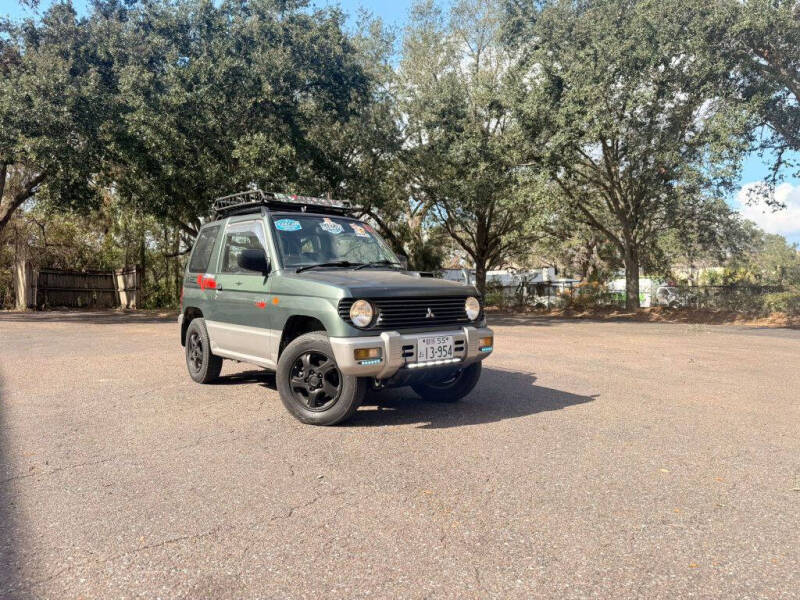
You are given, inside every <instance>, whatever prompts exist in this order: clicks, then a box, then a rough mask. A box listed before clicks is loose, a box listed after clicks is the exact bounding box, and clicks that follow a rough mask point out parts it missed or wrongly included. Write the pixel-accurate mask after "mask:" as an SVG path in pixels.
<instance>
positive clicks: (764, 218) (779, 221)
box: [0, 0, 800, 243]
mask: <svg viewBox="0 0 800 600" xmlns="http://www.w3.org/2000/svg"><path fill="white" fill-rule="evenodd" d="M312 3H313V5H314V6H319V7H323V6H340V7H341V8H342V9H343V10H344V11H345V12H346V13H348V14H350V15H355V14H356V13H357V12H358V10H359V9H360V8H365V9H367V10H368V11H370V12H371V13H373V14H374V15H376V16H378V17H380V18H381V19H382V20H383V21H384V22H385V23H386V24H387V25H390V26H394V27H397V28H402V26H403V25H404V23H405V20H406V18H407V15H408V11H409V8H410V7H411V0H390V1H388V2H387V1H380V0H312ZM47 4H49V2H48V0H42V5H44V6H46V5H47ZM74 4H75V6H77V7H78V10H79V11H80V10H81V9H85V6H86V1H85V0H74ZM33 14H34V13H33V12H32V11H31V10H30V9H28V8H25V7H22V6H21V5H20V4H19V3H18V2H17V1H16V0H0V15H9V16H11V17H13V18H20V17H24V16H32V15H33ZM794 158H795V160H796V161H798V162H800V156H797V155H795V156H794ZM767 173H768V165H767V164H765V162H764V161H763V160H762V159H761V158H759V157H758V156H756V155H753V156H751V157H749V158H748V160H747V161H746V162H745V164H744V168H743V169H742V174H741V177H740V191H739V193H737V194H734V195H733V196H732V197H731V198H729V199H728V201H729V203H730V204H731V206H733V207H735V208H737V209H738V210H739V211H740V212H741V213H742V214H743V215H744V216H745V217H747V218H749V219H751V220H753V221H755V222H756V223H757V224H758V225H759V226H760V227H761V228H762V229H764V230H766V231H769V232H770V233H780V234H782V235H784V236H786V238H787V239H788V240H790V241H792V242H797V243H800V179H797V178H793V177H788V174H787V177H786V179H785V181H784V182H783V183H782V184H781V185H780V186H778V188H777V189H776V190H775V195H776V197H777V198H778V199H779V200H781V201H782V202H783V203H784V204H786V207H787V208H786V209H785V210H782V211H778V212H774V211H772V210H771V209H769V208H766V207H765V206H764V205H763V204H757V205H749V206H748V205H745V204H744V203H743V202H742V198H743V196H744V192H743V191H742V190H746V189H747V188H748V187H750V186H754V185H756V184H757V183H758V182H759V181H761V180H763V179H764V177H765V176H766V175H767Z"/></svg>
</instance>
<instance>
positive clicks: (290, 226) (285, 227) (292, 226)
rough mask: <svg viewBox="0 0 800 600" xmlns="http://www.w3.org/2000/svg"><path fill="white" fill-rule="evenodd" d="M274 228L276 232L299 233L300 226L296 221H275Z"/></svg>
mask: <svg viewBox="0 0 800 600" xmlns="http://www.w3.org/2000/svg"><path fill="white" fill-rule="evenodd" d="M275 228H276V229H277V230H278V231H300V230H301V229H302V226H301V225H300V221H298V220H296V219H281V220H280V221H275Z"/></svg>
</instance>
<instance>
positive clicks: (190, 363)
mask: <svg viewBox="0 0 800 600" xmlns="http://www.w3.org/2000/svg"><path fill="white" fill-rule="evenodd" d="M186 368H187V369H189V376H190V377H191V378H192V379H194V380H195V381H196V382H197V383H211V382H212V381H214V380H215V379H216V378H217V377H219V373H220V371H221V370H222V359H221V358H220V357H219V356H214V355H213V354H212V353H211V342H210V341H209V339H208V330H207V329H206V322H205V321H204V320H203V319H193V320H192V322H191V323H189V327H188V328H187V329H186Z"/></svg>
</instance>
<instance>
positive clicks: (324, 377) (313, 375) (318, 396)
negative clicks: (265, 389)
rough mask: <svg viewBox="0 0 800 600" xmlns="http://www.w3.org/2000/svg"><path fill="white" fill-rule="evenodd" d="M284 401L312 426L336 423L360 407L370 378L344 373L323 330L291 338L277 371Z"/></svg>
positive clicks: (279, 360) (284, 403)
mask: <svg viewBox="0 0 800 600" xmlns="http://www.w3.org/2000/svg"><path fill="white" fill-rule="evenodd" d="M275 380H276V382H277V384H278V391H279V392H280V395H281V401H282V402H283V405H284V406H285V407H286V410H288V411H289V412H290V413H291V415H292V416H293V417H295V418H296V419H297V420H298V421H301V422H303V423H309V424H311V425H336V424H337V423H341V422H343V421H346V420H347V419H349V418H350V417H352V416H353V414H354V413H355V412H356V410H358V407H359V406H360V405H361V402H362V400H363V399H364V395H365V394H366V392H367V380H366V379H364V378H360V377H355V376H353V375H343V374H342V373H341V371H339V367H338V365H337V364H336V358H335V357H334V355H333V350H332V349H331V345H330V342H329V341H328V336H327V334H326V333H325V332H323V331H314V332H311V333H306V334H304V335H301V336H300V337H298V338H296V339H294V340H292V342H291V343H290V344H289V345H288V346H286V348H285V349H284V351H283V352H282V353H281V356H280V358H279V359H278V369H277V371H276V373H275Z"/></svg>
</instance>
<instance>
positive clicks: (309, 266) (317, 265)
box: [295, 260, 364, 273]
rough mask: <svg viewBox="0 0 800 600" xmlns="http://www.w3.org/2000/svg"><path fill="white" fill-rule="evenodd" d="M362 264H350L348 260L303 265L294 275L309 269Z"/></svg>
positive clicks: (358, 264)
mask: <svg viewBox="0 0 800 600" xmlns="http://www.w3.org/2000/svg"><path fill="white" fill-rule="evenodd" d="M363 264H364V263H357V262H350V261H349V260H337V261H336V262H324V263H317V264H314V265H305V266H304V267H298V268H297V270H296V271H295V273H302V272H303V271H308V270H309V269H316V268H317V267H356V268H358V267H360V266H363Z"/></svg>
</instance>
